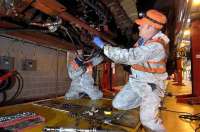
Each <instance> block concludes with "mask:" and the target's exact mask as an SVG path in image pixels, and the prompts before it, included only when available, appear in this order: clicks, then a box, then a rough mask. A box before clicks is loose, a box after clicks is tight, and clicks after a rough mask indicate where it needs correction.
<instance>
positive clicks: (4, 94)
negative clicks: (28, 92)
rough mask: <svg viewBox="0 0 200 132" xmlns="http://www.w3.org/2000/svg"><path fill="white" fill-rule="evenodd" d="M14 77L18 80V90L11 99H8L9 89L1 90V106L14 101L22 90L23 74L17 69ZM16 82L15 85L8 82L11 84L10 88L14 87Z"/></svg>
mask: <svg viewBox="0 0 200 132" xmlns="http://www.w3.org/2000/svg"><path fill="white" fill-rule="evenodd" d="M12 77H13V78H16V80H17V84H18V86H17V90H16V92H15V93H14V95H13V96H12V97H11V98H10V99H8V100H7V93H6V92H7V90H8V89H6V90H4V91H1V94H2V95H3V99H2V101H1V102H0V106H1V105H5V104H8V103H10V102H12V101H13V100H14V99H16V97H18V96H19V95H20V93H21V92H22V89H23V85H24V82H23V77H22V76H21V75H20V74H19V72H17V71H15V72H14V73H13V75H12ZM10 83H12V82H10ZM14 84H15V82H14ZM14 84H13V85H10V84H8V85H9V86H11V88H9V89H12V87H13V86H14Z"/></svg>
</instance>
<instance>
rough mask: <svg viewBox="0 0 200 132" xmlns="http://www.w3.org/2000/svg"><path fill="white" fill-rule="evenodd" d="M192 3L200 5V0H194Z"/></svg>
mask: <svg viewBox="0 0 200 132" xmlns="http://www.w3.org/2000/svg"><path fill="white" fill-rule="evenodd" d="M192 5H193V6H198V5H200V0H193V1H192Z"/></svg>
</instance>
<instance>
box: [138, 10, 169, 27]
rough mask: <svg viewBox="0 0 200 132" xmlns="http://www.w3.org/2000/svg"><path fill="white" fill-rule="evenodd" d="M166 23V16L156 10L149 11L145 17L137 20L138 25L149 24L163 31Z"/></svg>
mask: <svg viewBox="0 0 200 132" xmlns="http://www.w3.org/2000/svg"><path fill="white" fill-rule="evenodd" d="M166 22H167V18H166V16H165V15H164V14H162V13H161V12H159V11H157V10H155V9H150V10H148V11H147V13H146V16H145V17H143V18H141V19H136V20H135V23H137V24H138V25H144V24H148V25H150V26H153V27H154V28H156V29H158V30H160V29H162V28H163V25H164V24H165V23H166Z"/></svg>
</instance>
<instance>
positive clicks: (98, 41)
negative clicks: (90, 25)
mask: <svg viewBox="0 0 200 132" xmlns="http://www.w3.org/2000/svg"><path fill="white" fill-rule="evenodd" d="M92 42H93V43H94V44H95V45H96V46H97V47H99V48H101V49H103V47H104V45H105V44H104V42H103V40H102V39H101V38H100V37H98V36H94V37H93V39H92Z"/></svg>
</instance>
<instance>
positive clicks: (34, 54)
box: [0, 37, 70, 100]
mask: <svg viewBox="0 0 200 132" xmlns="http://www.w3.org/2000/svg"><path fill="white" fill-rule="evenodd" d="M68 54H70V53H68ZM0 56H11V57H14V58H15V68H16V69H17V70H18V72H19V73H20V74H21V75H22V77H23V78H24V88H23V90H22V93H21V94H20V96H19V97H17V100H24V99H25V100H26V99H36V98H46V97H50V96H52V97H55V96H58V95H64V93H65V92H66V90H67V89H68V87H69V84H70V80H69V78H68V75H67V71H66V67H67V53H66V52H63V51H59V50H56V49H52V48H47V47H42V46H37V45H34V44H31V43H28V42H23V41H19V40H16V39H10V38H5V37H0ZM69 56H70V55H69ZM23 59H33V60H36V61H37V70H36V71H25V70H23V68H22V60H23ZM15 90H16V88H13V89H12V90H10V91H8V95H9V96H12V95H13V94H14V92H15Z"/></svg>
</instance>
